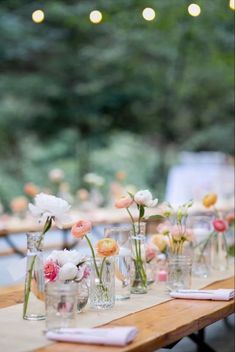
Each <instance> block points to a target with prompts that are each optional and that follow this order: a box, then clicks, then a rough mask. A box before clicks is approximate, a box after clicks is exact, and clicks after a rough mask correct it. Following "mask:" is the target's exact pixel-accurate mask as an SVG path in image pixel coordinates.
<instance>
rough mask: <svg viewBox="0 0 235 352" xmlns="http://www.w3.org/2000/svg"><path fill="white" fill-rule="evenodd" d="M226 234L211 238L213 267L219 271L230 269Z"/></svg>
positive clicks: (215, 235) (217, 234)
mask: <svg viewBox="0 0 235 352" xmlns="http://www.w3.org/2000/svg"><path fill="white" fill-rule="evenodd" d="M225 236H226V234H225V233H224V232H222V233H221V232H219V233H215V234H214V235H213V236H212V238H211V266H212V269H214V270H218V271H226V270H227V269H228V249H227V242H226V238H225Z"/></svg>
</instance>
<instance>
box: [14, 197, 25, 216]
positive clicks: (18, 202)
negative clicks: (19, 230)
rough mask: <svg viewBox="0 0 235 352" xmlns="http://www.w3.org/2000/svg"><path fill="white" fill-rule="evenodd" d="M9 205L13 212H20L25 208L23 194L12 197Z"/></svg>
mask: <svg viewBox="0 0 235 352" xmlns="http://www.w3.org/2000/svg"><path fill="white" fill-rule="evenodd" d="M10 206H11V210H12V211H13V213H20V212H23V211H25V210H26V209H27V206H28V201H27V199H26V198H25V197H24V196H19V197H16V198H14V199H12V201H11V204H10Z"/></svg>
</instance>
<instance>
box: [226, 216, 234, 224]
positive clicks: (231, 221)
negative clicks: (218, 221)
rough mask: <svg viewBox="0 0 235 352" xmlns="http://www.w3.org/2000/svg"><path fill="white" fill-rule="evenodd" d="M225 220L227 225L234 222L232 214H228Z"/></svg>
mask: <svg viewBox="0 0 235 352" xmlns="http://www.w3.org/2000/svg"><path fill="white" fill-rule="evenodd" d="M226 220H227V222H228V224H229V225H232V224H233V223H234V221H235V214H234V213H228V214H227V215H226Z"/></svg>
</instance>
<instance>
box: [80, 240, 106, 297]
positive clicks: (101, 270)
mask: <svg viewBox="0 0 235 352" xmlns="http://www.w3.org/2000/svg"><path fill="white" fill-rule="evenodd" d="M85 238H86V240H87V243H88V245H89V247H90V250H91V254H92V259H93V263H94V266H95V271H96V275H97V277H98V279H99V282H100V285H101V287H102V289H103V290H104V291H107V288H106V287H105V286H104V284H103V282H102V272H103V267H104V262H105V259H106V257H104V259H103V261H102V263H101V268H100V272H99V269H98V266H97V263H96V260H95V252H94V249H93V247H92V244H91V241H90V239H89V237H88V236H87V235H85Z"/></svg>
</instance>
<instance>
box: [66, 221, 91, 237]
mask: <svg viewBox="0 0 235 352" xmlns="http://www.w3.org/2000/svg"><path fill="white" fill-rule="evenodd" d="M91 227H92V225H91V222H90V221H89V220H79V221H78V222H76V223H75V224H74V225H73V226H72V229H71V233H72V235H73V236H74V237H76V238H82V237H84V236H85V235H86V234H87V233H88V232H90V231H91Z"/></svg>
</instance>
